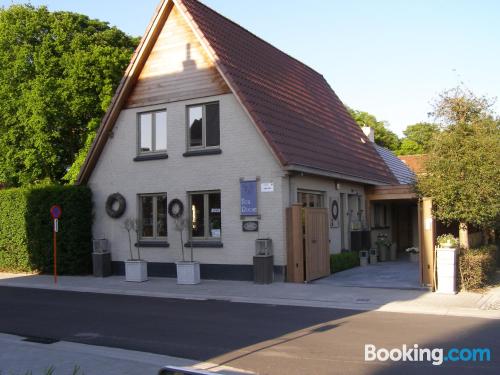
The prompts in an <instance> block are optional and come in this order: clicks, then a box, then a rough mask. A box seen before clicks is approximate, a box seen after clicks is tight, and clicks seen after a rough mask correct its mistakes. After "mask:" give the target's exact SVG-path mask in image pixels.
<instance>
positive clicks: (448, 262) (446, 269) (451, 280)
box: [436, 247, 458, 294]
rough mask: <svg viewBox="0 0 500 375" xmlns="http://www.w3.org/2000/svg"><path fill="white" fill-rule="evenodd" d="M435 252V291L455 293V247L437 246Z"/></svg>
mask: <svg viewBox="0 0 500 375" xmlns="http://www.w3.org/2000/svg"><path fill="white" fill-rule="evenodd" d="M436 252H437V259H436V262H437V292H438V293H443V294H456V293H457V273H456V271H457V253H458V252H457V249H455V248H452V247H438V248H437V249H436Z"/></svg>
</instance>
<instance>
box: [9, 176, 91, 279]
mask: <svg viewBox="0 0 500 375" xmlns="http://www.w3.org/2000/svg"><path fill="white" fill-rule="evenodd" d="M54 204H58V205H60V206H61V209H62V216H61V219H60V220H59V233H58V234H57V269H58V273H59V274H72V275H74V274H87V273H89V272H90V271H91V265H92V259H91V239H92V228H91V224H92V193H91V191H90V189H89V188H87V187H84V186H59V185H57V186H41V187H29V188H18V189H7V190H0V271H10V272H52V264H53V245H52V243H53V236H52V219H51V217H50V207H51V206H52V205H54Z"/></svg>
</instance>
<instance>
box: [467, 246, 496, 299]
mask: <svg viewBox="0 0 500 375" xmlns="http://www.w3.org/2000/svg"><path fill="white" fill-rule="evenodd" d="M495 256H496V246H495V245H488V246H483V247H480V248H477V249H470V250H464V249H462V250H461V252H460V259H459V271H460V283H461V287H462V289H463V290H476V289H481V288H484V287H485V286H486V285H488V282H489V281H490V280H491V278H492V276H493V275H494V274H495V268H496V259H495Z"/></svg>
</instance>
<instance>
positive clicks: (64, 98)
mask: <svg viewBox="0 0 500 375" xmlns="http://www.w3.org/2000/svg"><path fill="white" fill-rule="evenodd" d="M137 43H138V40H137V39H136V38H132V37H130V36H128V35H126V34H125V33H123V32H122V31H120V30H118V29H117V28H115V27H110V26H109V25H108V24H107V23H105V22H101V21H99V20H93V19H89V18H88V17H87V16H84V15H81V14H75V13H69V12H54V13H51V12H49V11H48V10H47V8H46V7H39V8H35V7H33V6H31V5H12V6H10V7H9V8H0V66H1V67H2V68H1V69H0V181H2V182H4V183H7V184H8V185H13V186H16V185H23V184H30V183H37V182H40V181H44V180H48V181H52V182H60V181H61V180H62V179H63V177H64V175H65V174H66V173H67V172H68V170H69V168H70V167H71V165H72V164H73V163H74V161H75V156H76V155H77V154H78V152H80V151H81V150H82V148H83V147H85V144H86V143H87V144H88V143H89V139H91V138H92V137H93V136H94V134H95V130H96V127H97V124H98V123H99V119H100V118H101V117H102V116H103V114H104V112H105V110H106V108H107V106H108V104H109V102H110V100H111V97H112V93H113V91H114V90H115V88H116V86H117V84H118V82H119V81H120V78H121V76H122V74H123V71H124V69H125V67H126V65H127V63H128V61H129V60H130V57H131V54H132V53H133V50H134V48H135V46H136V45H137ZM77 169H78V167H76V168H74V170H77ZM74 175H75V173H73V175H71V176H69V177H68V178H69V179H70V180H71V179H73V178H74Z"/></svg>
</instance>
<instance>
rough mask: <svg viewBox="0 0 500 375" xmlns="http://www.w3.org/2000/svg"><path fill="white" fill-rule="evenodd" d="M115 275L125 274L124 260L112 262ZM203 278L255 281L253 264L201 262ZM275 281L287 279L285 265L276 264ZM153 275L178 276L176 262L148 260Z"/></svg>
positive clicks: (149, 273) (149, 270)
mask: <svg viewBox="0 0 500 375" xmlns="http://www.w3.org/2000/svg"><path fill="white" fill-rule="evenodd" d="M111 267H112V270H113V275H120V276H122V275H125V263H124V262H111ZM200 272H201V278H202V279H206V280H239V281H253V266H252V265H243V264H201V265H200ZM273 272H274V281H284V280H285V274H286V270H285V266H274V267H273ZM148 275H149V276H151V277H177V271H176V268H175V263H153V262H148Z"/></svg>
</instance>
